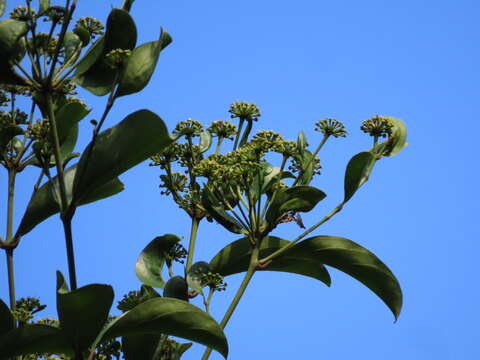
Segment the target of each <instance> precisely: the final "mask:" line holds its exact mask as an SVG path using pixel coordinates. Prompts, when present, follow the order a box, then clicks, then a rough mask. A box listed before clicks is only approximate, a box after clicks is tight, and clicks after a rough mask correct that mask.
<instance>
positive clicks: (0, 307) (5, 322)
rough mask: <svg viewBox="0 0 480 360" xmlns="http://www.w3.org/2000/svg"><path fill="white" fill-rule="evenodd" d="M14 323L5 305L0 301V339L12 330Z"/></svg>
mask: <svg viewBox="0 0 480 360" xmlns="http://www.w3.org/2000/svg"><path fill="white" fill-rule="evenodd" d="M14 321H15V320H14V318H13V315H12V312H11V311H10V309H9V308H8V306H7V304H5V303H4V302H3V301H2V300H1V299H0V337H1V336H2V335H3V334H5V333H7V332H9V331H10V330H12V329H13V325H14Z"/></svg>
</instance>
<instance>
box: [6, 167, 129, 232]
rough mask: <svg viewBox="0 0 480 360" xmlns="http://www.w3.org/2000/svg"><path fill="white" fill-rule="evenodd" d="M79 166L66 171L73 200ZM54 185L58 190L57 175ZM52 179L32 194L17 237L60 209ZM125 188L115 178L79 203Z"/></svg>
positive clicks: (69, 194)
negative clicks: (53, 191)
mask: <svg viewBox="0 0 480 360" xmlns="http://www.w3.org/2000/svg"><path fill="white" fill-rule="evenodd" d="M76 169H77V166H76V164H75V165H73V166H71V167H69V168H68V169H66V171H65V183H66V190H67V198H68V199H70V200H71V198H72V188H73V180H74V178H75V173H76ZM52 180H53V184H54V185H53V186H54V187H55V188H57V191H58V185H57V184H58V180H57V177H54V178H53V179H52ZM51 186H52V185H51V183H50V181H48V182H46V183H45V184H44V185H43V186H41V187H40V188H39V189H38V190H37V191H36V192H35V193H34V194H33V196H32V198H31V199H30V202H29V203H28V206H27V210H26V211H25V214H24V215H23V218H22V220H21V222H20V225H19V227H18V230H17V233H16V235H15V237H16V238H17V237H20V236H23V235H25V234H26V233H28V232H29V231H31V230H32V229H33V228H34V227H35V226H37V225H38V224H40V223H41V222H42V221H44V220H45V219H47V218H49V217H50V216H52V215H53V214H56V213H58V212H59V211H60V207H59V205H58V202H57V201H56V200H55V197H54V196H53V193H52V190H51ZM123 189H124V186H123V183H122V182H121V181H120V180H118V178H114V179H113V180H111V181H110V182H108V183H106V184H103V185H101V186H99V187H97V188H96V189H94V188H92V190H91V191H90V192H89V194H88V195H87V196H85V198H84V200H83V201H81V202H80V203H79V205H84V204H88V203H91V202H94V201H97V200H100V199H104V198H107V197H110V196H113V195H115V194H118V193H119V192H120V191H122V190H123Z"/></svg>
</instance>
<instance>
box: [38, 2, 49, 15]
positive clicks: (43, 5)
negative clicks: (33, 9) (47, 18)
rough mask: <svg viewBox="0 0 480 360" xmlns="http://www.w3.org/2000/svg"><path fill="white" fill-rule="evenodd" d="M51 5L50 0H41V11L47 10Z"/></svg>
mask: <svg viewBox="0 0 480 360" xmlns="http://www.w3.org/2000/svg"><path fill="white" fill-rule="evenodd" d="M49 7H50V0H40V9H39V13H40V14H42V13H43V12H45V11H47V10H48V8H49Z"/></svg>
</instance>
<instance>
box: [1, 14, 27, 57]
mask: <svg viewBox="0 0 480 360" xmlns="http://www.w3.org/2000/svg"><path fill="white" fill-rule="evenodd" d="M27 31H28V25H27V23H26V22H25V21H18V20H13V19H6V20H1V21H0V54H1V55H0V56H1V61H0V62H2V63H6V62H8V61H10V60H11V59H12V58H14V57H15V55H18V46H19V40H20V38H21V37H22V36H24V35H25V34H26V33H27Z"/></svg>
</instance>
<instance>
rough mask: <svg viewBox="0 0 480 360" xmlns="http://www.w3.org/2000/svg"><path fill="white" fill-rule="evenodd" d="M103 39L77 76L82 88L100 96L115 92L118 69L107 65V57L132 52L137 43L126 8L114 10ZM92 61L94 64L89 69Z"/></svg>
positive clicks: (78, 69)
mask: <svg viewBox="0 0 480 360" xmlns="http://www.w3.org/2000/svg"><path fill="white" fill-rule="evenodd" d="M103 38H104V40H103V41H104V42H103V43H100V41H101V40H99V41H98V42H97V43H99V44H98V45H97V44H95V45H94V46H95V49H92V52H91V53H90V52H89V53H87V54H86V55H85V57H84V58H82V60H81V61H80V63H79V66H78V68H77V73H76V77H75V81H76V82H77V83H78V84H79V85H80V86H82V87H83V88H85V89H86V90H88V91H90V92H91V93H93V94H94V95H98V96H103V95H105V94H108V93H109V92H110V91H111V90H112V88H113V86H114V83H115V78H116V75H117V70H115V69H112V68H110V67H109V66H108V65H107V64H106V63H105V61H104V60H105V56H106V55H107V54H108V53H109V52H110V51H112V50H115V49H124V50H132V49H134V48H135V44H136V43H137V28H136V26H135V22H134V21H133V18H132V17H131V16H130V14H129V13H128V12H127V11H125V10H123V9H112V11H111V12H110V15H109V16H108V20H107V26H106V31H105V35H104V36H103ZM100 50H101V51H100ZM87 56H88V58H86V57H87ZM92 60H95V61H94V62H93V64H92V65H90V66H88V67H87V65H88V64H89V63H92Z"/></svg>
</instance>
